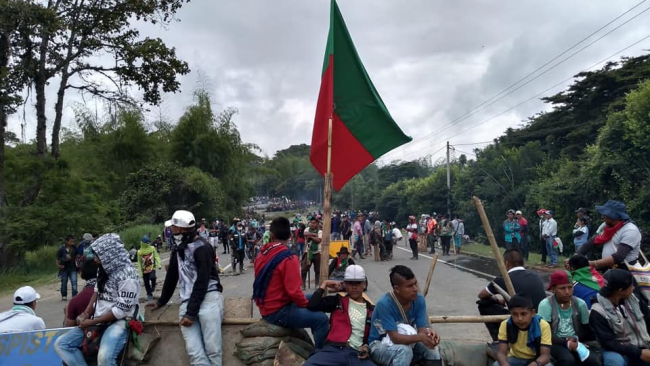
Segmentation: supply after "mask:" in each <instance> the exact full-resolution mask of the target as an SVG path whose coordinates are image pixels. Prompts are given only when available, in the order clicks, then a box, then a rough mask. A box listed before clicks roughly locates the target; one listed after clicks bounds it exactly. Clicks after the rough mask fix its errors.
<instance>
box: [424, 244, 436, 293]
mask: <svg viewBox="0 0 650 366" xmlns="http://www.w3.org/2000/svg"><path fill="white" fill-rule="evenodd" d="M437 262H438V253H436V254H434V255H433V258H431V267H429V274H428V275H427V282H426V283H425V284H424V291H423V292H422V294H423V295H424V297H427V294H428V293H429V286H431V278H432V277H433V271H434V270H435V269H436V263H437Z"/></svg>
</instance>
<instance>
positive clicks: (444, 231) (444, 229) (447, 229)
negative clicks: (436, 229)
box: [440, 220, 451, 235]
mask: <svg viewBox="0 0 650 366" xmlns="http://www.w3.org/2000/svg"><path fill="white" fill-rule="evenodd" d="M441 226H442V227H441V228H440V234H442V235H448V234H451V228H450V227H449V220H442V225H441Z"/></svg>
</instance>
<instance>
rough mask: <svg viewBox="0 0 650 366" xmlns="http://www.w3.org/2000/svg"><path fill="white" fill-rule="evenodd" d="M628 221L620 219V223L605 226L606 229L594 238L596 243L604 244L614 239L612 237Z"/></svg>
mask: <svg viewBox="0 0 650 366" xmlns="http://www.w3.org/2000/svg"><path fill="white" fill-rule="evenodd" d="M625 223H626V221H619V222H618V224H616V225H614V226H613V227H609V226H605V230H604V231H603V233H602V234H600V235H597V236H596V237H595V238H594V244H596V245H603V244H605V243H607V242H608V241H610V240H612V237H613V236H614V234H616V232H617V231H618V230H619V229H620V228H622V227H623V225H625Z"/></svg>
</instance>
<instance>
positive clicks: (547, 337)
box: [499, 319, 551, 360]
mask: <svg viewBox="0 0 650 366" xmlns="http://www.w3.org/2000/svg"><path fill="white" fill-rule="evenodd" d="M539 326H540V328H541V331H542V339H541V345H542V346H548V347H550V346H551V326H550V325H548V323H547V322H546V320H544V319H542V320H540V322H539ZM507 327H508V319H506V320H504V321H502V322H501V326H500V327H499V342H508V333H507ZM527 339H528V331H527V330H520V331H519V335H518V336H517V342H515V343H514V344H512V343H511V344H509V346H510V353H508V357H517V358H521V359H524V360H532V359H534V358H536V357H537V354H536V353H535V350H534V349H532V348H530V347H528V346H527V345H526V340H527Z"/></svg>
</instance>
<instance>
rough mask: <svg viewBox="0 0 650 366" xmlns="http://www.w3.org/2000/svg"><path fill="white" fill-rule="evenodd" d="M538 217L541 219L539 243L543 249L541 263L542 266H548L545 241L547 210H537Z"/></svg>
mask: <svg viewBox="0 0 650 366" xmlns="http://www.w3.org/2000/svg"><path fill="white" fill-rule="evenodd" d="M537 216H538V217H539V241H540V246H541V247H542V251H541V252H542V260H541V261H540V262H539V264H540V265H546V256H547V255H548V253H547V252H546V241H545V240H544V224H545V223H546V209H545V208H540V209H539V210H537Z"/></svg>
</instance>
